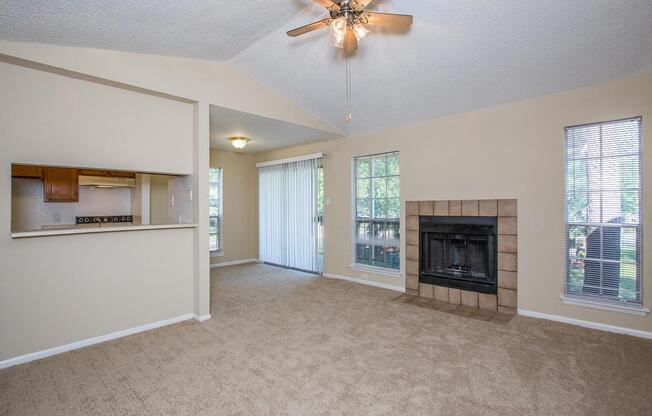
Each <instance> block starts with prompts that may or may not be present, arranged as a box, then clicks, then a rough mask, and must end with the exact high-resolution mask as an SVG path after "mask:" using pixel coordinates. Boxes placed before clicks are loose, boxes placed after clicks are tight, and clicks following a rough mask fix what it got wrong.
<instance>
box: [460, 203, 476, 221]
mask: <svg viewBox="0 0 652 416" xmlns="http://www.w3.org/2000/svg"><path fill="white" fill-rule="evenodd" d="M462 215H464V216H467V217H477V216H478V201H477V200H475V199H467V200H464V201H462Z"/></svg>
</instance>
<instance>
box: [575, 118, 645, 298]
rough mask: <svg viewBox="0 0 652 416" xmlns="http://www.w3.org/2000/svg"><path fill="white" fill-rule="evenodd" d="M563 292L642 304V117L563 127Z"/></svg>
mask: <svg viewBox="0 0 652 416" xmlns="http://www.w3.org/2000/svg"><path fill="white" fill-rule="evenodd" d="M565 171H566V175H565V176H566V186H565V188H566V294H567V295H577V296H583V297H591V298H599V299H603V300H610V301H615V302H624V303H632V304H639V305H640V304H641V299H642V296H641V294H642V262H641V260H642V254H643V249H642V238H643V229H642V225H641V224H642V222H641V219H642V212H641V211H642V191H641V190H642V186H641V176H642V170H641V119H640V118H634V119H627V120H619V121H610V122H604V123H596V124H589V125H583V126H576V127H568V128H567V129H566V146H565Z"/></svg>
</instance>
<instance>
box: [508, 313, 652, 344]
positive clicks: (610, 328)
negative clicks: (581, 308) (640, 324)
mask: <svg viewBox="0 0 652 416" xmlns="http://www.w3.org/2000/svg"><path fill="white" fill-rule="evenodd" d="M518 314H519V315H523V316H529V317H531V318H539V319H547V320H549V321H555V322H562V323H565V324H571V325H577V326H582V327H584V328H591V329H598V330H600V331H607V332H615V333H617V334H626V335H631V336H633V337H639V338H646V339H652V332H649V331H641V330H640V329H632V328H625V327H622V326H616V325H607V324H601V323H598V322H591V321H584V320H582V319H575V318H567V317H565V316H559V315H550V314H547V313H541V312H534V311H528V310H527V309H519V310H518Z"/></svg>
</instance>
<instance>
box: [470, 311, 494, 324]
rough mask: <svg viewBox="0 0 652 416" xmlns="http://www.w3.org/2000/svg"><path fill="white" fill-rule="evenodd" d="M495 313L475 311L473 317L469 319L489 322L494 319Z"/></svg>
mask: <svg viewBox="0 0 652 416" xmlns="http://www.w3.org/2000/svg"><path fill="white" fill-rule="evenodd" d="M495 314H496V311H489V310H486V309H476V310H475V312H474V313H473V315H471V316H469V318H473V319H477V320H478V321H489V320H491V318H493V317H494V315H495Z"/></svg>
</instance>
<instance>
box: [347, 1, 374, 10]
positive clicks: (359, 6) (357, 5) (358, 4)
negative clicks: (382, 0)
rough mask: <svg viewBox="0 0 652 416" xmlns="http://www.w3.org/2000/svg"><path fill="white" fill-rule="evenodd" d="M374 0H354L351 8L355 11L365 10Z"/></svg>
mask: <svg viewBox="0 0 652 416" xmlns="http://www.w3.org/2000/svg"><path fill="white" fill-rule="evenodd" d="M372 1H373V0H354V1H353V5H352V6H351V8H352V9H353V10H355V11H361V10H364V8H365V7H367V6H369V3H371V2H372Z"/></svg>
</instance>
